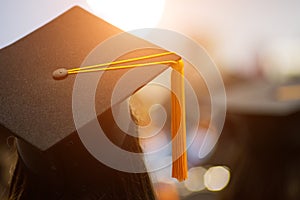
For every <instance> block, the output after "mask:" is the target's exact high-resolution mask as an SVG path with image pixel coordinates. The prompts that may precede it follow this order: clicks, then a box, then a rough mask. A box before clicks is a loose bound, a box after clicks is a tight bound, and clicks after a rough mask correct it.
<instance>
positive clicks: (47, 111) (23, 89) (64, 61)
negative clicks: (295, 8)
mask: <svg viewBox="0 0 300 200" xmlns="http://www.w3.org/2000/svg"><path fill="white" fill-rule="evenodd" d="M121 32H122V31H121V30H119V29H118V28H116V27H114V26H112V25H110V24H108V23H107V22H105V21H103V20H101V19H99V18H97V17H95V16H93V15H91V14H90V13H88V12H86V11H85V10H83V9H81V8H79V7H74V8H72V9H70V10H69V11H67V12H65V13H64V14H62V15H61V16H59V17H57V18H56V19H54V20H53V21H51V22H49V23H48V24H46V25H45V26H43V27H41V28H39V29H38V30H36V31H34V32H32V33H31V34H29V35H27V36H26V37H24V38H22V39H21V40H19V41H17V42H15V43H14V44H12V45H10V46H7V47H5V48H3V49H1V50H0V60H1V68H0V70H1V73H0V80H1V86H0V92H1V102H0V123H1V125H2V126H4V127H5V128H7V129H8V130H10V131H11V132H12V133H13V134H14V135H16V136H17V137H18V138H19V139H20V141H21V142H25V143H26V144H29V145H31V146H32V149H37V150H38V151H41V152H47V151H50V150H51V149H54V148H56V147H57V146H59V144H60V143H62V142H65V141H66V140H68V138H70V137H72V136H71V135H74V134H76V133H77V130H76V127H75V125H74V120H73V114H72V92H73V87H74V81H75V79H76V74H77V73H83V72H91V71H92V70H96V71H97V70H99V68H101V66H102V65H101V64H100V65H97V66H85V67H83V68H79V66H81V64H82V63H83V61H84V59H85V58H86V57H87V55H88V54H89V52H91V51H92V50H93V49H94V48H95V47H96V46H97V45H98V44H99V43H101V42H103V41H105V40H106V39H107V38H109V37H111V36H113V35H115V34H119V33H121ZM126 43H139V44H141V45H145V46H147V45H149V43H148V42H147V41H144V40H142V39H140V38H136V37H134V36H132V35H129V34H126V40H125V39H124V44H122V45H126ZM152 46H153V45H152ZM114 48H118V47H117V46H116V47H114ZM110 51H113V48H112V49H110ZM108 53H109V50H108ZM105 54H107V52H103V56H105ZM149 55H150V57H148V56H149ZM151 55H152V56H151ZM153 55H154V56H153ZM155 55H164V58H163V60H165V59H167V60H173V61H179V60H180V57H179V56H177V55H176V54H173V53H169V52H167V51H166V50H163V49H160V48H158V47H157V48H148V49H140V50H135V51H132V52H129V53H127V54H126V55H122V56H121V57H119V58H117V59H116V60H115V61H114V62H111V63H106V64H105V65H108V68H114V67H115V68H117V67H118V66H120V65H119V64H120V63H122V64H124V65H125V66H127V67H122V69H117V70H109V71H106V72H105V73H104V74H103V76H102V78H101V81H100V82H99V83H98V90H97V92H96V97H95V101H96V103H97V106H96V113H97V115H98V116H97V118H98V120H99V123H100V124H101V126H104V127H105V126H108V127H106V128H107V129H108V130H109V131H110V132H113V131H114V129H112V128H111V127H109V126H112V121H113V120H112V118H111V114H108V113H107V112H108V111H109V110H110V109H111V107H112V106H114V105H111V97H112V92H113V88H114V85H115V84H116V83H117V81H118V80H119V78H120V77H122V75H123V74H125V73H126V72H127V71H128V70H129V69H128V68H131V67H132V66H134V65H138V64H140V62H141V61H140V59H141V58H142V59H143V62H144V65H147V64H145V63H152V65H154V64H155V63H156V62H160V61H161V59H162V57H161V56H155ZM100 56H101V55H100ZM137 58H138V59H137ZM95 64H98V63H95ZM165 64H166V65H157V66H155V67H153V66H148V67H147V66H145V67H144V68H143V72H142V73H141V74H140V76H139V77H136V78H135V80H134V82H133V83H131V84H130V87H129V88H127V89H126V91H125V92H124V93H123V95H120V96H119V97H118V98H119V99H117V100H116V101H115V104H118V103H120V102H122V101H123V100H125V99H126V98H128V97H130V95H132V94H133V93H134V92H135V91H137V90H138V89H139V88H141V87H142V86H144V85H145V84H147V83H148V82H149V81H151V80H152V79H153V78H155V77H156V76H157V75H159V74H160V73H162V72H163V71H164V70H165V69H167V68H168V66H169V65H170V63H165ZM122 66H123V65H122ZM82 95H84V94H82ZM100 115H101V116H100ZM87 123H88V122H87ZM84 125H85V124H84ZM177 128H178V127H175V129H177ZM108 137H110V139H111V138H113V140H115V142H116V143H118V142H120V141H118V140H119V138H118V136H115V135H114V133H112V135H110V136H108ZM122 141H123V140H122ZM124 143H126V140H124ZM21 146H22V145H21ZM19 151H20V150H19ZM33 151H36V150H33ZM66 156H67V155H66ZM21 157H22V155H21ZM23 159H24V158H23ZM28 159H30V158H28ZM184 170H186V167H184ZM185 176H186V175H184V177H185ZM184 177H180V178H179V180H183V179H184Z"/></svg>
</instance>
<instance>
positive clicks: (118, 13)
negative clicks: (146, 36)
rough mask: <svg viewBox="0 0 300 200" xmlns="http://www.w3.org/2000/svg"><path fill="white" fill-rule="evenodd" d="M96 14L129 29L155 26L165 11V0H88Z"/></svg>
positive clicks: (119, 26)
mask: <svg viewBox="0 0 300 200" xmlns="http://www.w3.org/2000/svg"><path fill="white" fill-rule="evenodd" d="M87 3H88V5H89V6H90V7H91V9H92V10H93V11H94V13H95V14H96V15H98V16H99V17H101V18H103V19H104V20H106V21H108V22H109V23H111V24H113V25H115V26H117V27H118V28H121V29H123V30H124V31H129V30H133V29H138V28H153V27H155V26H156V25H157V24H158V22H159V20H160V18H161V15H162V13H163V10H164V5H165V1H164V0H151V1H148V0H127V1H124V0H87Z"/></svg>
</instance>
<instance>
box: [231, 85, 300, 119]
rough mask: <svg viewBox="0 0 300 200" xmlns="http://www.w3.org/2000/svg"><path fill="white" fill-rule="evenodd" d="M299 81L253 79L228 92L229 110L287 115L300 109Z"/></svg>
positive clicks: (267, 114)
mask: <svg viewBox="0 0 300 200" xmlns="http://www.w3.org/2000/svg"><path fill="white" fill-rule="evenodd" d="M299 89H300V87H299V83H297V82H293V83H281V84H274V83H273V84H272V83H268V82H266V81H255V82H254V81H253V82H248V83H244V84H240V85H238V86H236V87H233V88H231V89H230V90H229V91H228V92H227V104H228V111H229V112H230V113H239V114H246V115H254V116H287V115H291V114H293V113H296V112H298V111H299V110H300V95H299V91H300V90H299Z"/></svg>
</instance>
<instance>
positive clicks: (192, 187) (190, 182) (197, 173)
mask: <svg viewBox="0 0 300 200" xmlns="http://www.w3.org/2000/svg"><path fill="white" fill-rule="evenodd" d="M205 173H206V169H205V168H203V167H194V168H191V169H190V170H189V172H188V179H187V180H186V181H185V182H184V185H185V187H186V188H187V189H188V190H189V191H192V192H198V191H201V190H204V189H205V185H204V179H203V176H204V174H205Z"/></svg>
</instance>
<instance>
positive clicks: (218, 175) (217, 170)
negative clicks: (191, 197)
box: [204, 166, 230, 191]
mask: <svg viewBox="0 0 300 200" xmlns="http://www.w3.org/2000/svg"><path fill="white" fill-rule="evenodd" d="M229 180H230V172H229V170H228V168H226V167H223V166H215V167H210V168H209V169H208V170H207V172H206V173H205V174H204V184H205V186H206V188H207V189H208V190H210V191H220V190H223V189H224V188H225V187H226V186H227V185H228V183H229Z"/></svg>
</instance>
